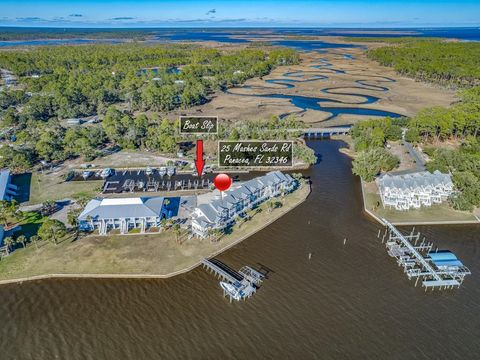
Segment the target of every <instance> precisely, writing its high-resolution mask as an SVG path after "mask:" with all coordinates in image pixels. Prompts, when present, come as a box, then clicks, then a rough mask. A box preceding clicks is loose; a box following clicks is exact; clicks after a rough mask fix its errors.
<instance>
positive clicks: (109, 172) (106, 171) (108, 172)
mask: <svg viewBox="0 0 480 360" xmlns="http://www.w3.org/2000/svg"><path fill="white" fill-rule="evenodd" d="M112 173H113V170H112V169H110V168H106V169H103V170H102V172H101V173H100V176H101V177H102V178H103V179H106V178H108V177H109V176H110V175H112Z"/></svg>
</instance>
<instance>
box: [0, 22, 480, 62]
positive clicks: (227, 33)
mask: <svg viewBox="0 0 480 360" xmlns="http://www.w3.org/2000/svg"><path fill="white" fill-rule="evenodd" d="M44 30H45V31H50V32H51V31H56V29H50V28H46V29H44ZM80 30H82V31H88V30H89V29H80ZM90 30H91V29H90ZM121 30H122V31H125V29H121ZM136 30H138V29H136ZM0 31H1V27H0ZM18 31H19V32H21V31H25V29H19V30H18ZM112 31H115V30H112ZM265 31H270V32H271V33H270V35H272V34H278V35H287V34H289V35H306V36H309V35H311V36H352V37H400V36H415V37H443V38H449V39H460V40H466V41H480V28H479V27H469V28H465V27H462V28H384V29H368V28H363V29H360V28H358V29H347V28H343V29H342V28H336V29H335V28H331V29H326V28H323V29H322V28H317V29H311V28H307V29H302V28H272V29H241V28H235V29H212V30H206V29H148V33H149V34H151V33H154V36H153V38H152V39H151V40H148V42H166V41H173V42H175V41H218V42H229V43H248V42H250V40H248V39H241V38H236V37H233V36H252V37H253V36H254V37H264V36H265ZM366 31H367V33H365V32H366ZM382 31H383V32H385V31H387V32H389V34H387V35H386V34H384V33H382ZM9 32H15V29H12V28H9ZM391 32H394V33H391ZM395 32H396V33H395ZM405 33H407V34H405ZM61 36H62V33H61V32H59V37H61ZM266 41H268V39H267V38H266ZM122 42H124V40H121V39H47V40H24V41H0V47H5V46H40V45H79V44H89V43H110V44H117V43H122ZM272 43H273V44H274V45H281V46H289V47H293V48H295V49H298V50H303V51H312V50H317V51H319V50H322V49H329V48H348V47H353V46H355V45H350V44H332V43H326V42H323V41H317V40H314V41H301V40H279V41H273V42H272ZM346 56H348V55H346Z"/></svg>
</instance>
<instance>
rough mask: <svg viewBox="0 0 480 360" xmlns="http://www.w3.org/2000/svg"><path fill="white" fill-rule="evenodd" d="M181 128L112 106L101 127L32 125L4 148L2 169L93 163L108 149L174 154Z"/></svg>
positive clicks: (0, 157)
mask: <svg viewBox="0 0 480 360" xmlns="http://www.w3.org/2000/svg"><path fill="white" fill-rule="evenodd" d="M177 129H178V124H177V123H176V122H172V121H169V120H168V119H160V118H159V117H158V116H157V115H156V114H154V115H152V116H150V117H147V116H146V115H145V114H139V115H136V116H134V115H132V114H131V113H128V112H121V111H120V110H118V109H116V108H115V107H114V106H111V107H110V108H109V109H108V110H107V113H106V115H105V118H104V119H103V121H102V123H101V124H93V125H89V126H72V127H65V126H63V125H62V124H61V123H60V122H59V121H58V120H56V119H51V120H49V121H46V122H39V121H32V120H30V121H28V122H27V123H26V124H25V126H24V127H23V128H22V129H21V130H18V131H17V132H16V140H15V142H11V143H10V144H5V145H4V146H2V147H0V167H2V168H3V167H8V168H10V169H12V170H13V171H16V172H22V171H25V170H27V169H29V168H31V167H32V166H33V165H34V164H35V163H36V162H37V161H38V160H44V161H47V162H61V161H64V160H66V159H69V158H74V157H78V156H83V158H84V159H86V160H92V159H94V158H95V157H97V156H100V155H102V150H103V149H104V148H105V147H106V146H108V145H118V146H120V147H121V148H126V149H139V148H142V149H148V150H155V151H160V152H165V153H172V152H174V151H175V150H176V149H177V140H179V139H178V132H177Z"/></svg>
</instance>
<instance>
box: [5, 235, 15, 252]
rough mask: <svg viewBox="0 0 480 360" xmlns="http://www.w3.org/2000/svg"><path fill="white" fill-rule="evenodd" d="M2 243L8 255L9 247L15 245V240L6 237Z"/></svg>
mask: <svg viewBox="0 0 480 360" xmlns="http://www.w3.org/2000/svg"><path fill="white" fill-rule="evenodd" d="M3 243H4V244H5V246H6V249H7V254H10V247H11V246H13V245H15V240H14V239H13V238H12V237H11V236H7V237H6V238H4V239H3Z"/></svg>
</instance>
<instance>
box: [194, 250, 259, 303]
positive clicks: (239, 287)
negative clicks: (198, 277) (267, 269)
mask: <svg viewBox="0 0 480 360" xmlns="http://www.w3.org/2000/svg"><path fill="white" fill-rule="evenodd" d="M202 265H203V267H204V268H206V269H207V270H208V271H209V272H211V273H213V274H214V275H215V277H217V278H220V279H222V280H223V281H224V282H225V283H228V284H229V285H226V284H222V283H220V285H221V286H222V289H223V296H226V295H228V296H229V297H230V302H231V301H232V300H233V299H234V300H245V299H246V298H249V297H251V296H252V295H253V294H254V293H255V292H256V291H257V288H258V285H259V284H260V283H261V282H262V281H263V279H264V277H265V276H264V275H263V274H262V273H260V272H258V271H256V270H255V269H253V268H251V267H249V266H244V267H242V268H241V269H240V271H239V272H237V271H235V270H233V269H232V268H230V267H229V266H227V265H225V264H224V263H222V262H221V261H219V260H217V259H204V260H203V261H202Z"/></svg>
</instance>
